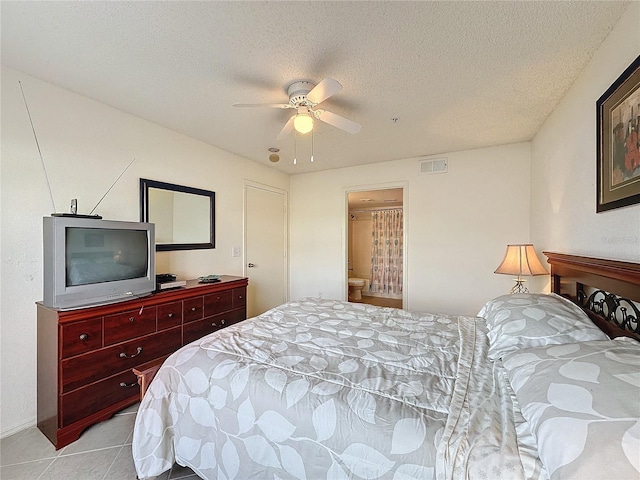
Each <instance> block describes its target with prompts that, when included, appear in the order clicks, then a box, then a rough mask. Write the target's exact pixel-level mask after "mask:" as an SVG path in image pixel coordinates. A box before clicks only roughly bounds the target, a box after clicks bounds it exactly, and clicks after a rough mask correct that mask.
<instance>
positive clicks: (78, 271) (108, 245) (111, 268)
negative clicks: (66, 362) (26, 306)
mask: <svg viewBox="0 0 640 480" xmlns="http://www.w3.org/2000/svg"><path fill="white" fill-rule="evenodd" d="M43 240H44V245H43V246H44V248H43V251H44V259H43V260H44V298H43V302H42V303H43V304H44V305H45V306H47V307H51V308H57V309H60V310H70V309H75V308H83V307H90V306H95V305H104V304H108V303H115V302H121V301H125V300H130V299H132V298H138V297H142V296H144V295H148V294H149V293H151V292H152V291H153V290H155V288H156V278H155V274H156V272H155V226H154V224H152V223H143V222H117V221H111V220H101V219H97V218H82V217H73V216H52V217H44V218H43Z"/></svg>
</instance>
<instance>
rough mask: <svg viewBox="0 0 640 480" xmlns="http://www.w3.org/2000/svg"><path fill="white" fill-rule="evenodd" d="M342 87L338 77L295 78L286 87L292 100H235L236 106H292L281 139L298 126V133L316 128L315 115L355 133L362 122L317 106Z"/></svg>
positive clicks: (334, 125) (281, 131)
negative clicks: (283, 101) (314, 125)
mask: <svg viewBox="0 0 640 480" xmlns="http://www.w3.org/2000/svg"><path fill="white" fill-rule="evenodd" d="M340 90H342V85H340V82H338V81H337V80H334V79H332V78H325V79H323V80H322V81H321V82H320V83H318V84H317V85H314V84H313V83H311V82H307V81H303V80H302V81H296V82H293V83H292V84H290V85H289V87H288V88H287V95H289V103H234V104H233V106H234V107H271V108H293V109H295V110H296V112H297V113H296V114H295V115H292V116H291V118H289V120H288V121H287V123H285V125H284V127H283V128H282V130H280V133H279V134H278V137H277V139H278V140H280V139H282V138H284V137H285V136H286V135H288V134H289V133H291V131H292V130H293V129H294V128H295V130H296V131H297V132H299V133H303V134H304V133H308V132H310V131H311V130H313V121H314V118H315V119H317V120H320V121H322V122H324V123H328V124H329V125H331V126H333V127H336V128H339V129H341V130H344V131H345V132H348V133H351V134H354V133H358V132H359V131H360V129H361V128H362V127H361V125H360V124H359V123H356V122H354V121H352V120H349V119H347V118H344V117H342V116H340V115H338V114H336V113H333V112H329V111H327V110H324V109H321V108H316V107H317V106H318V105H319V104H320V103H322V102H324V101H325V100H326V99H327V98H329V97H331V96H332V95H335V94H336V93H338V92H339V91H340Z"/></svg>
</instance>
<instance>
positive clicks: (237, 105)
mask: <svg viewBox="0 0 640 480" xmlns="http://www.w3.org/2000/svg"><path fill="white" fill-rule="evenodd" d="M233 106H234V107H271V108H294V107H292V106H291V105H289V104H288V103H234V104H233Z"/></svg>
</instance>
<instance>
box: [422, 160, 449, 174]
mask: <svg viewBox="0 0 640 480" xmlns="http://www.w3.org/2000/svg"><path fill="white" fill-rule="evenodd" d="M448 169H449V162H448V161H447V159H446V158H432V159H430V160H420V174H421V175H427V174H431V173H447V170H448Z"/></svg>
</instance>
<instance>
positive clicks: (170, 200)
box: [140, 178, 216, 252]
mask: <svg viewBox="0 0 640 480" xmlns="http://www.w3.org/2000/svg"><path fill="white" fill-rule="evenodd" d="M215 205H216V193H215V192H211V191H209V190H202V189H199V188H192V187H185V186H182V185H174V184H172V183H165V182H158V181H155V180H148V179H146V178H141V179H140V220H141V221H143V222H148V223H155V225H156V251H159V252H161V251H170V250H193V249H203V248H215V245H216V242H215Z"/></svg>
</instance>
